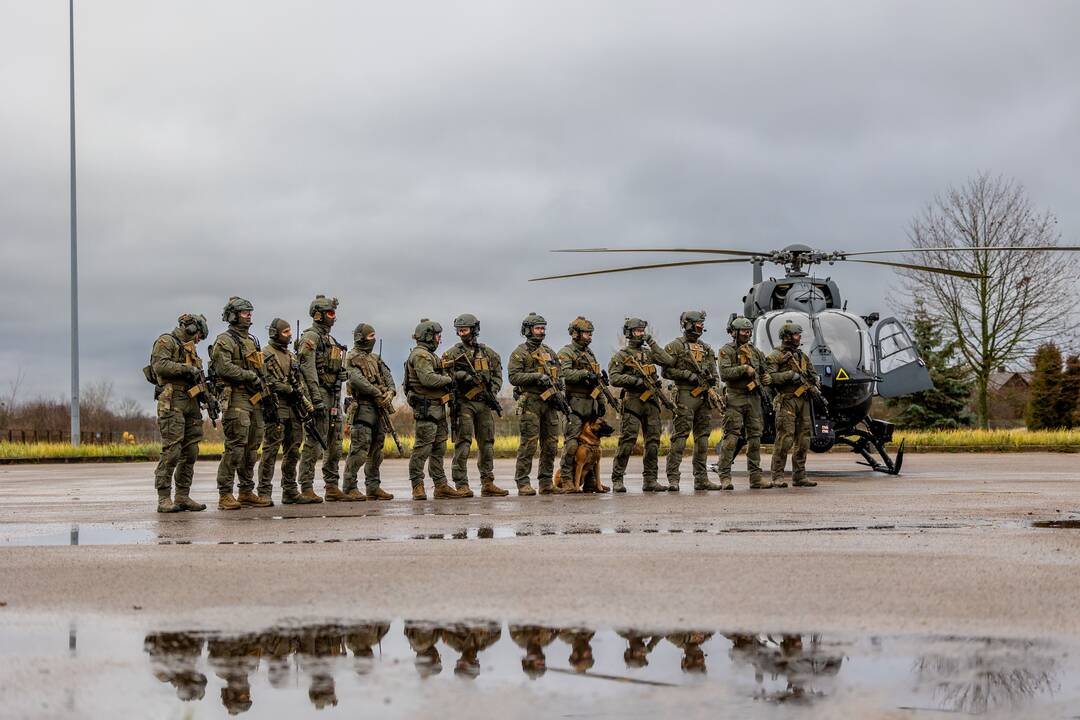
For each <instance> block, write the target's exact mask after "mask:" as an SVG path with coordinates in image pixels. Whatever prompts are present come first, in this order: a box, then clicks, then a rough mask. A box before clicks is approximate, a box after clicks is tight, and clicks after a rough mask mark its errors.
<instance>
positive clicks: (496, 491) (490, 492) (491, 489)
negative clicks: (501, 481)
mask: <svg viewBox="0 0 1080 720" xmlns="http://www.w3.org/2000/svg"><path fill="white" fill-rule="evenodd" d="M509 494H510V491H509V490H503V489H502V488H501V487H499V486H498V485H496V484H495V481H494V480H482V481H481V482H480V497H505V496H507V495H509Z"/></svg>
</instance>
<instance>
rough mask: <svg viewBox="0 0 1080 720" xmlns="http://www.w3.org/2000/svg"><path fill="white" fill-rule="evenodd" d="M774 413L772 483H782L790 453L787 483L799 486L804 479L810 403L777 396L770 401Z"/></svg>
mask: <svg viewBox="0 0 1080 720" xmlns="http://www.w3.org/2000/svg"><path fill="white" fill-rule="evenodd" d="M773 408H774V409H775V410H776V421H775V422H776V442H775V443H774V444H773V456H772V479H773V482H780V481H782V480H783V479H784V465H785V464H786V463H787V456H788V453H791V479H792V480H793V481H794V482H800V481H802V480H804V479H805V478H806V453H807V452H808V451H809V450H810V401H809V399H807V398H805V397H795V396H794V395H792V394H790V393H785V394H783V395H777V396H776V399H775V400H774V401H773Z"/></svg>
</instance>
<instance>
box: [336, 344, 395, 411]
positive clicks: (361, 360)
mask: <svg viewBox="0 0 1080 720" xmlns="http://www.w3.org/2000/svg"><path fill="white" fill-rule="evenodd" d="M345 364H346V365H348V366H349V367H354V368H356V369H357V370H359V371H360V374H361V375H363V376H364V379H365V380H367V381H368V382H369V383H371V384H372V385H374V386H375V387H378V388H383V389H386V385H385V383H384V382H383V376H382V363H380V362H379V358H378V356H377V355H373V354H371V353H369V352H365V351H364V350H352V351H350V352H349V354H348V355H346V356H345ZM346 387H347V391H346V392H347V393H348V395H349V397H351V398H353V401H354V402H366V403H372V404H373V403H374V398H371V397H367V396H364V397H359V398H357V397H353V392H352V386H351V385H348V386H346Z"/></svg>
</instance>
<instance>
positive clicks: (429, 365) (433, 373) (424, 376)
mask: <svg viewBox="0 0 1080 720" xmlns="http://www.w3.org/2000/svg"><path fill="white" fill-rule="evenodd" d="M453 382H454V380H453V378H451V377H450V376H449V375H447V374H446V373H445V372H444V371H443V368H442V361H440V360H439V358H438V356H437V355H435V353H434V352H433V351H432V350H431V348H428V347H426V346H424V345H420V344H417V346H416V347H414V348H413V349H412V352H410V353H409V358H408V360H406V361H405V383H404V385H405V394H406V395H407V396H408V398H409V402H410V403H411V402H413V400H414V399H415V398H423V399H427V400H437V401H439V402H440V403H441V404H443V405H445V404H446V403H448V402H450V385H452V384H453Z"/></svg>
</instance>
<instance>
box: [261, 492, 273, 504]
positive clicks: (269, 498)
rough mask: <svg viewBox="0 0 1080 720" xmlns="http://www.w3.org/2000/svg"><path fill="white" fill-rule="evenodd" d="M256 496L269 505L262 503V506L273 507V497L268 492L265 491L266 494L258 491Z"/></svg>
mask: <svg viewBox="0 0 1080 720" xmlns="http://www.w3.org/2000/svg"><path fill="white" fill-rule="evenodd" d="M258 497H259V499H260V500H265V501H266V502H268V503H269V505H264V506H263V507H274V498H273V496H272V495H271V494H270V492H267V493H266V494H263V493H259V494H258Z"/></svg>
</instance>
